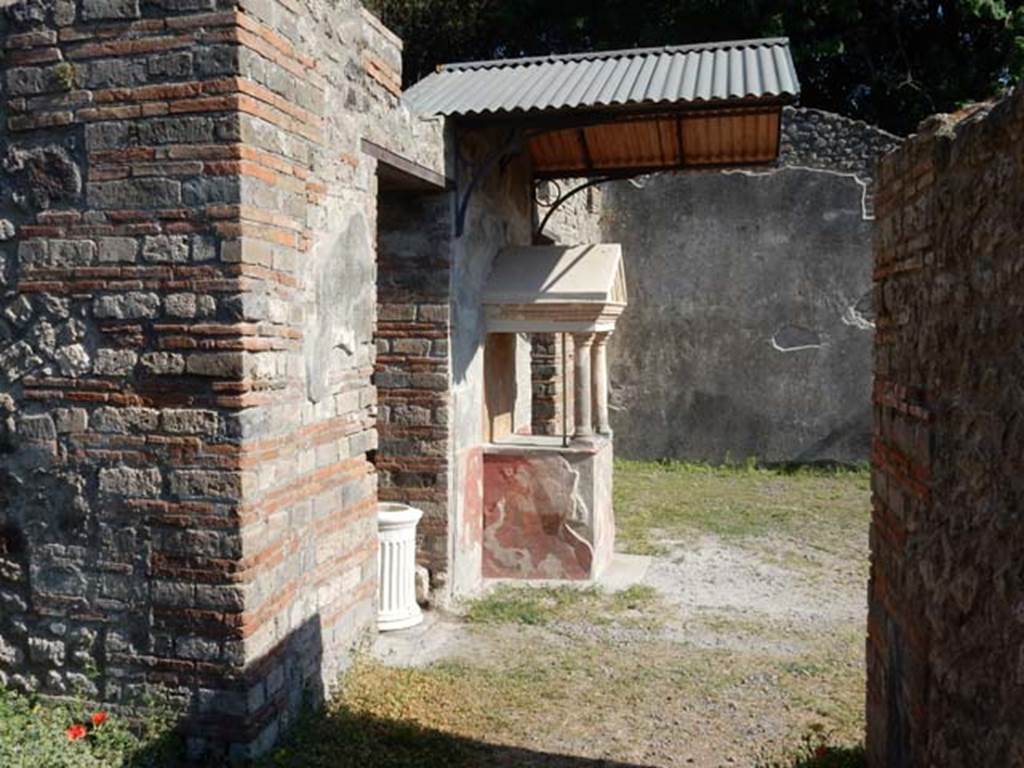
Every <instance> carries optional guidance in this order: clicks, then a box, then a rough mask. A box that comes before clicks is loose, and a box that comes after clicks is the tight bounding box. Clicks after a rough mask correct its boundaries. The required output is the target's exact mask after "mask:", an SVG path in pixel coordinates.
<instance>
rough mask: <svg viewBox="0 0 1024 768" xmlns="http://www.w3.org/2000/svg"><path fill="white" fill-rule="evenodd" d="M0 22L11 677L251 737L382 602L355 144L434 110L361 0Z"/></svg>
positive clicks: (410, 133)
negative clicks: (158, 708) (403, 72)
mask: <svg viewBox="0 0 1024 768" xmlns="http://www.w3.org/2000/svg"><path fill="white" fill-rule="evenodd" d="M4 14H5V24H6V26H5V27H4V28H3V33H2V43H3V47H4V50H5V61H4V65H3V70H4V71H3V74H4V84H5V96H6V100H5V101H4V103H3V115H2V116H0V130H2V131H3V132H4V136H3V146H4V148H5V149H4V163H5V169H6V170H7V171H8V173H7V174H6V175H5V176H4V178H3V181H2V184H3V190H2V192H3V195H2V198H0V291H2V298H0V318H2V319H0V338H2V340H3V344H2V345H0V600H2V605H3V610H2V612H0V675H2V679H0V682H2V683H6V684H10V685H12V686H14V687H16V688H22V689H27V690H37V691H40V692H43V693H46V694H60V693H65V692H67V691H69V690H71V689H72V688H76V687H82V688H84V689H85V690H86V692H87V693H88V694H89V695H90V696H91V697H93V698H95V699H97V700H102V701H103V702H105V703H106V704H107V705H108V706H113V707H128V706H131V705H132V704H133V703H137V702H139V701H140V700H142V699H143V698H144V697H145V695H146V694H147V693H148V692H149V691H150V690H151V689H152V688H153V686H159V687H160V689H161V690H162V691H164V692H165V693H166V694H167V695H169V696H170V697H171V699H172V701H174V702H175V703H177V705H179V706H180V707H181V708H182V709H183V710H184V711H186V712H187V713H188V714H189V718H190V719H189V730H190V733H191V734H192V736H193V739H192V742H191V743H192V746H193V747H194V748H195V749H197V750H199V749H205V748H207V747H216V748H217V749H219V750H220V749H226V748H230V749H231V751H232V753H233V754H235V755H236V756H242V755H245V754H248V753H250V752H252V751H259V750H262V749H265V748H266V747H267V746H269V744H270V743H271V742H272V741H273V740H274V739H275V738H276V736H277V734H278V732H279V730H280V728H281V727H283V726H284V725H287V723H288V722H289V720H290V718H291V717H292V716H293V715H294V714H295V712H296V711H297V709H298V705H299V702H300V699H301V697H302V695H303V692H304V691H309V692H311V693H312V694H314V695H322V693H323V689H324V685H325V682H327V681H330V680H332V679H333V677H334V675H335V674H336V672H337V671H338V669H339V668H340V666H341V665H343V664H344V662H345V659H346V658H347V652H348V649H349V648H350V647H351V645H352V644H353V643H354V642H355V641H357V640H358V638H359V637H360V636H361V633H362V632H363V631H365V630H366V629H368V628H369V627H370V626H371V624H372V621H373V617H374V595H375V585H376V566H375V554H376V523H375V514H374V507H375V502H376V476H375V474H374V470H373V466H372V464H371V463H370V461H368V456H367V453H368V452H369V451H372V450H373V449H374V448H375V447H376V443H377V435H376V431H375V419H376V407H377V406H376V395H375V391H374V388H373V386H372V384H371V375H372V371H373V366H374V357H375V350H374V345H373V337H372V332H373V323H374V312H375V303H376V296H375V293H376V292H375V280H374V251H375V216H376V214H375V200H376V176H375V173H374V171H375V164H374V161H373V160H372V159H370V158H368V157H366V156H364V155H362V154H361V153H360V141H361V139H362V138H364V137H366V138H370V139H373V140H374V141H376V142H377V143H378V144H381V145H384V146H387V147H388V148H389V149H392V150H393V151H396V152H399V153H401V154H404V155H405V156H407V157H410V158H412V159H415V160H417V161H418V162H421V163H422V164H425V165H428V166H429V167H432V168H443V164H444V157H443V144H442V141H441V132H440V129H441V126H440V125H439V124H436V123H433V124H431V123H423V122H419V121H416V120H414V119H412V118H411V117H410V115H409V114H408V113H407V112H405V111H404V109H403V108H401V107H400V105H399V104H398V98H397V95H398V82H400V55H401V54H400V50H401V49H400V42H399V41H398V40H397V39H396V38H394V36H393V35H391V33H389V32H388V31H387V30H386V29H384V28H383V27H381V26H380V24H379V23H378V22H376V20H375V19H373V18H372V17H371V16H369V15H368V14H365V12H363V11H362V10H361V8H359V7H358V5H357V4H355V3H353V2H340V3H331V4H329V5H328V4H323V3H316V2H312V0H310V2H293V1H292V0H281V1H280V2H278V1H277V0H246V2H243V3H237V2H226V1H225V0H196V1H195V2H186V3H181V2H173V3H172V2H168V1H164V2H155V1H150V0H138V1H133V0H128V2H124V1H123V0H118V1H117V2H114V1H113V0H81V2H78V3H75V2H70V0H68V1H64V0H46V1H45V2H44V1H43V0H24V1H23V2H20V3H16V4H14V5H12V6H10V7H7V8H5V9H4ZM314 55H315V56H316V58H313V56H314ZM92 670H95V673H93V672H92ZM87 671H89V674H88V675H87V674H86V673H87Z"/></svg>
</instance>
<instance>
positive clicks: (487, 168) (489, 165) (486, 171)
mask: <svg viewBox="0 0 1024 768" xmlns="http://www.w3.org/2000/svg"><path fill="white" fill-rule="evenodd" d="M524 147H525V142H524V138H523V131H522V130H521V129H518V128H515V129H513V130H512V131H510V132H509V136H508V138H507V139H506V140H505V142H504V143H503V144H502V145H501V146H500V147H498V148H497V149H495V150H494V151H492V152H491V153H490V154H489V155H487V157H486V158H485V159H484V161H483V162H482V163H480V165H478V166H476V167H475V168H474V169H473V173H472V176H471V177H470V179H469V184H468V185H467V186H466V191H465V192H463V193H462V195H461V196H460V197H459V204H458V207H457V208H456V210H455V237H462V233H463V231H464V230H465V228H466V214H467V212H468V211H469V200H470V198H471V197H472V196H473V192H474V191H475V190H476V188H477V187H478V186H479V185H480V183H481V182H482V181H483V180H484V179H485V178H487V176H489V175H490V174H491V173H492V172H493V171H494V169H495V167H497V166H498V165H501V166H502V167H504V164H505V162H506V161H507V160H509V159H511V158H512V157H513V156H514V155H516V154H518V153H519V152H522V151H523V149H524Z"/></svg>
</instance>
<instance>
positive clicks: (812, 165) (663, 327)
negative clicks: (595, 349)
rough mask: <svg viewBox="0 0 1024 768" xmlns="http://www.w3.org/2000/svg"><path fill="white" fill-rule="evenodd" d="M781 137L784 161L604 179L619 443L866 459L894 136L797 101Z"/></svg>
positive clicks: (707, 452)
mask: <svg viewBox="0 0 1024 768" xmlns="http://www.w3.org/2000/svg"><path fill="white" fill-rule="evenodd" d="M784 137H785V138H784V142H783V151H782V160H781V163H782V166H783V167H780V168H778V169H773V170H766V171H758V172H713V173H678V174H669V173H666V174H660V175H655V176H651V177H648V178H646V179H644V180H640V181H639V182H637V183H633V182H629V181H622V182H616V183H613V184H610V185H607V186H606V187H605V188H604V189H603V197H602V198H601V201H600V210H601V221H600V224H601V232H602V238H603V239H604V240H606V241H609V242H620V243H622V245H623V255H624V258H625V262H626V276H627V282H628V286H629V292H630V306H629V308H628V309H627V310H626V312H625V314H624V315H623V317H622V319H621V321H620V322H619V326H618V331H617V332H616V335H615V337H614V338H613V339H612V342H611V345H610V351H611V360H612V374H611V375H612V405H613V413H612V426H613V428H614V430H615V434H616V441H617V449H618V452H619V455H622V456H632V457H644V458H662V457H670V458H680V459H691V460H709V461H723V460H726V459H730V458H731V459H734V460H739V459H744V458H748V457H756V458H759V459H761V460H766V461H798V462H803V461H841V462H851V461H864V460H866V459H867V456H868V451H869V445H870V431H871V430H870V386H871V384H870V381H871V370H870V349H871V335H872V310H871V277H870V276H871V266H870V264H871V259H870V242H871V231H872V222H871V221H870V220H869V219H868V218H867V215H866V214H867V213H868V206H869V204H870V188H871V178H870V175H869V172H868V169H869V168H870V165H871V163H872V162H873V160H874V158H876V157H877V155H878V154H879V153H880V152H882V151H885V150H886V149H889V148H891V147H893V146H895V144H896V139H895V137H892V136H890V135H888V134H885V133H884V132H881V131H878V130H876V129H873V128H871V127H869V126H866V125H864V124H863V123H855V122H853V121H850V120H847V119H845V118H841V117H839V116H836V115H829V114H827V113H820V112H816V111H814V110H793V109H788V110H787V111H786V115H785V122H784ZM570 215H571V214H570ZM566 229H568V230H569V231H570V232H579V231H581V229H585V227H582V226H575V227H566V226H564V225H563V224H559V223H557V222H556V226H555V227H554V228H553V230H552V231H553V232H555V233H557V232H559V231H560V230H561V231H564V230H566Z"/></svg>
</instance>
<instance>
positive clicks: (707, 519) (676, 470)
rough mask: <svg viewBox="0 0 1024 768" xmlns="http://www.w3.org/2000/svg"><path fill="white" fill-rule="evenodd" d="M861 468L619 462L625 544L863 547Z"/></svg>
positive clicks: (841, 551)
mask: <svg viewBox="0 0 1024 768" xmlns="http://www.w3.org/2000/svg"><path fill="white" fill-rule="evenodd" d="M869 485H870V474H869V473H868V471H867V470H866V469H863V468H854V469H850V468H842V467H825V468H820V467H804V468H788V467H781V468H763V467H758V466H755V465H753V464H745V465H740V466H721V467H716V466H710V465H706V464H687V463H680V462H645V461H624V460H620V461H617V462H616V471H615V514H616V520H617V523H618V540H619V548H620V549H621V550H623V551H625V552H630V553H633V554H647V555H650V554H662V553H664V552H665V551H666V544H665V543H663V540H665V539H669V540H671V539H685V538H687V537H693V536H695V535H698V536H699V535H714V536H718V537H721V538H723V539H728V540H733V541H735V540H742V539H755V538H759V537H768V536H773V535H775V536H783V537H798V538H799V539H800V541H801V542H802V543H804V544H810V545H811V546H812V547H821V548H822V549H824V550H826V551H828V552H829V553H831V554H836V555H847V554H853V553H856V556H857V557H860V556H861V552H860V550H859V549H857V547H858V546H859V542H858V540H857V534H859V533H862V531H863V530H864V528H865V526H864V521H865V520H866V518H867V516H868V514H869V510H870V507H869V503H870V492H869Z"/></svg>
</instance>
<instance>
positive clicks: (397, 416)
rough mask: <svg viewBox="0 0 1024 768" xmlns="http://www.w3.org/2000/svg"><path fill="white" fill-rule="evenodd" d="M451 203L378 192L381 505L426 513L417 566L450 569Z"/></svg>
mask: <svg viewBox="0 0 1024 768" xmlns="http://www.w3.org/2000/svg"><path fill="white" fill-rule="evenodd" d="M453 221H454V219H453V215H452V207H451V196H450V195H447V194H437V195H426V196H424V195H411V194H408V193H404V194H403V193H387V194H384V193H382V194H381V197H380V208H379V220H378V232H379V237H380V241H379V250H378V273H377V285H378V302H379V316H378V321H377V368H376V376H375V379H374V381H375V383H376V385H377V392H378V397H379V402H380V414H379V431H380V445H379V448H378V451H377V459H376V464H377V470H378V472H379V476H380V498H381V499H382V500H387V501H399V502H403V503H406V504H412V505H414V506H416V507H417V508H419V509H422V510H423V512H424V517H423V520H422V521H421V522H420V525H419V529H418V534H419V536H420V543H419V546H418V548H417V552H418V555H419V558H420V562H421V563H422V564H423V565H425V566H426V567H427V568H428V569H429V571H430V572H431V574H432V575H433V578H434V581H435V583H436V584H440V583H442V582H443V581H445V574H446V572H447V569H448V533H449V526H448V514H449V489H450V487H451V474H450V470H451V459H452V456H451V452H452V444H451V439H450V437H451V434H450V430H451V407H450V406H451V396H450V382H451V370H450V357H449V354H448V344H449V338H450V334H451V323H450V308H449V301H450V281H451V237H452V226H453Z"/></svg>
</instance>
